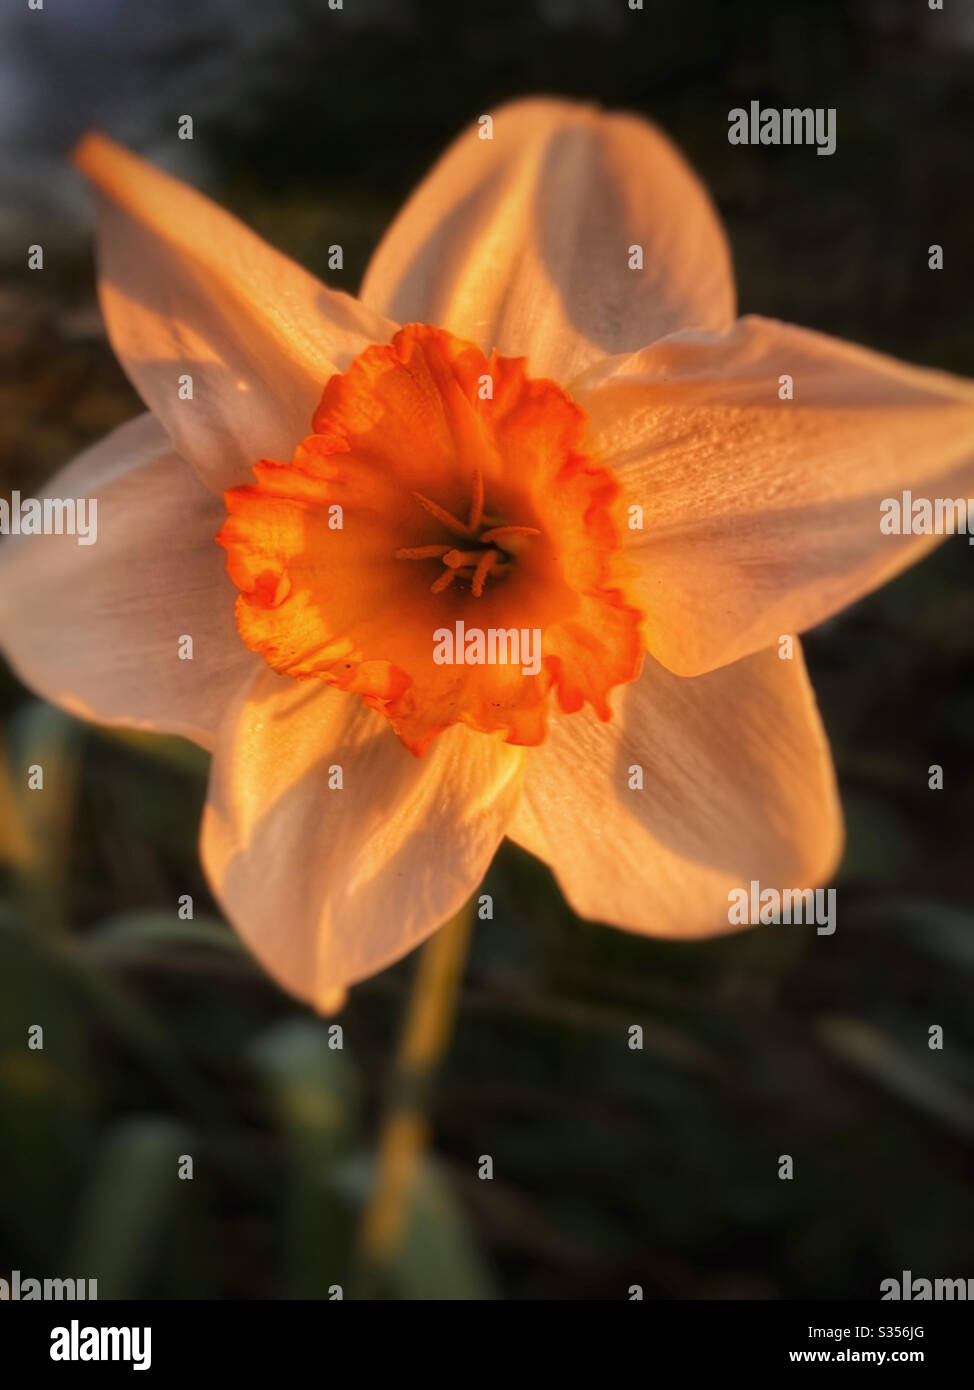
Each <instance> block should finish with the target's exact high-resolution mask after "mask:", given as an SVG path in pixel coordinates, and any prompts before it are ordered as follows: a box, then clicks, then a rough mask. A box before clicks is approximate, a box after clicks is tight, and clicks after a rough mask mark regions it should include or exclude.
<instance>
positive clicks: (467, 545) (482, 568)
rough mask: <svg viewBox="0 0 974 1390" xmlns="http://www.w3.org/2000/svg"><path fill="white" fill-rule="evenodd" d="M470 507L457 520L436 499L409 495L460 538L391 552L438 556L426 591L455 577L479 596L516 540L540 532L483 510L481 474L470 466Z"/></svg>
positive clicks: (504, 565)
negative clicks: (464, 517) (438, 568)
mask: <svg viewBox="0 0 974 1390" xmlns="http://www.w3.org/2000/svg"><path fill="white" fill-rule="evenodd" d="M471 494H472V495H471V499H470V508H469V510H468V512H467V520H466V521H461V520H460V519H459V518H458V517H455V516H454V515H453V513H452V512H448V511H447V510H446V508H445V507H441V506H440V504H439V503H438V502H434V501H432V500H431V499H430V498H429V497H424V495H423V494H422V493H421V492H414V493H413V497H414V498H415V500H416V501H417V502H418V503H419V505H420V506H421V507H422V508H423V511H425V512H428V513H429V515H430V516H434V517H436V519H437V521H439V522H441V523H442V525H443V526H444V527H445V529H446V530H447V531H449V532H452V534H453V536H454V537H457V536H458V537H459V538H460V545H459V546H458V545H457V542H456V540H455V539H454V540H453V541H448V542H447V543H446V544H445V545H444V544H433V545H407V546H403V547H401V548H400V549H399V550H397V551H396V552H395V556H396V559H397V560H441V561H442V562H443V565H444V569H443V571H442V573H441V574H439V575H437V577H436V578H435V579H434V580H433V583H432V584H431V585H430V593H432V594H439V593H442V592H443V590H444V589H448V588H449V587H450V585H451V584H453V583H455V582H456V581H459V582H460V584H461V587H466V588H469V590H470V592H471V594H473V596H474V598H480V597H481V596H482V594H483V592H484V585H485V584H486V583H487V581H488V579H489V580H490V581H491V582H495V581H496V580H498V579H502V578H503V577H504V575H505V574H506V573H507V572H508V570H509V569H510V568H511V565H512V564H513V563H514V560H515V557H516V555H517V549H518V542H519V541H520V540H521V538H523V537H525V536H540V534H541V532H540V531H539V530H538V528H537V526H509V525H507V524H506V523H505V522H504V521H503V520H502V519H501V518H499V517H492V516H488V515H486V514H485V513H484V476H483V474H482V473H481V471H480V469H479V468H475V469H474V475H473V484H472V488H471Z"/></svg>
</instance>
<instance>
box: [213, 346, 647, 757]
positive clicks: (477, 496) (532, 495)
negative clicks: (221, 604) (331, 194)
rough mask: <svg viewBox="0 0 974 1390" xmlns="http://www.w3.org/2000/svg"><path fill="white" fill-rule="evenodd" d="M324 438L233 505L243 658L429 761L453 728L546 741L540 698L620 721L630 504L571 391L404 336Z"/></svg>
mask: <svg viewBox="0 0 974 1390" xmlns="http://www.w3.org/2000/svg"><path fill="white" fill-rule="evenodd" d="M312 429H313V433H312V434H310V435H309V436H308V437H307V438H306V439H304V440H303V441H302V442H301V443H300V444H299V445H298V446H297V449H296V451H295V454H294V457H293V459H291V460H290V462H275V461H273V460H270V459H261V460H260V461H259V462H258V463H256V464H255V465H254V475H255V481H254V483H252V484H249V485H247V486H244V487H236V488H231V489H230V490H229V491H228V492H227V493H226V504H227V511H228V513H229V515H228V518H227V521H226V523H225V524H224V526H223V528H222V530H221V531H220V534H219V536H218V537H217V540H218V541H219V543H220V544H221V545H222V546H223V547H224V548H225V549H226V552H227V569H228V572H229V574H230V577H231V578H232V580H233V581H234V583H235V584H236V585H237V587H238V589H239V590H240V594H239V597H238V599H237V608H236V617H237V628H238V630H239V632H240V635H241V637H242V639H243V640H244V642H246V644H247V645H248V646H249V647H251V648H252V649H253V650H254V651H257V652H260V653H261V655H262V656H263V657H264V658H265V660H266V661H267V662H268V663H269V664H270V665H271V666H272V667H273V668H274V670H275V671H278V672H279V673H280V674H281V675H284V676H291V677H294V678H296V679H299V680H308V679H319V680H323V681H326V682H328V683H329V684H331V685H335V686H337V687H338V688H339V689H341V690H345V691H348V692H350V693H352V694H356V695H359V696H361V698H362V699H363V700H364V701H365V702H366V703H367V704H368V705H369V706H371V707H372V708H373V709H375V710H377V711H379V712H380V713H381V714H383V715H384V716H385V717H386V718H387V719H388V720H389V721H390V723H391V724H392V726H393V728H394V729H395V731H396V733H397V734H398V735H399V737H400V738H401V739H402V741H403V743H404V744H405V745H406V746H407V747H408V748H409V749H410V750H411V751H412V752H414V753H416V754H417V755H419V754H422V753H423V752H424V751H425V749H426V748H427V747H428V746H429V743H430V741H431V740H432V739H433V738H435V736H436V734H437V733H438V732H439V731H440V730H442V729H444V728H446V727H447V726H448V725H450V724H454V723H464V724H466V725H468V726H469V727H471V728H473V729H476V730H479V731H480V732H482V733H485V734H495V733H496V734H500V735H501V736H503V737H504V738H505V739H506V740H507V741H508V742H511V743H522V744H532V743H540V742H541V741H542V740H543V738H544V736H545V729H546V721H547V717H548V704H549V697H553V699H554V700H555V701H556V702H557V704H558V706H559V707H560V708H561V710H563V711H565V712H567V713H572V712H574V711H576V710H579V709H581V708H582V707H583V705H585V704H590V705H591V706H592V707H593V708H594V709H595V711H596V713H597V714H599V715H600V717H602V718H603V719H608V718H609V717H610V708H609V704H608V699H607V696H608V693H609V691H610V690H611V689H612V688H613V687H614V686H617V685H620V684H623V683H624V682H626V681H631V680H633V679H635V677H636V675H638V673H639V668H640V665H641V662H642V649H643V648H642V641H641V634H640V623H641V614H640V612H639V610H638V608H636V607H635V606H633V605H632V604H631V603H629V601H628V599H627V597H626V584H627V578H628V573H629V567H628V565H627V563H626V562H625V561H624V560H623V558H622V553H621V545H620V540H619V537H620V534H621V527H620V519H619V516H618V514H617V509H618V492H619V489H618V485H617V483H616V481H615V479H614V477H613V476H612V474H611V473H610V472H609V471H608V470H607V469H605V468H603V467H602V466H600V465H599V464H598V463H597V462H595V461H594V460H592V459H590V458H589V457H588V456H587V455H586V453H585V451H584V434H585V417H584V415H583V414H582V412H581V411H580V410H579V408H578V407H577V406H576V405H575V404H574V402H572V401H571V400H570V399H569V397H568V396H567V395H566V394H565V392H564V391H562V390H561V389H560V388H559V387H558V386H556V385H555V384H554V382H551V381H545V380H536V379H532V378H531V377H529V376H528V375H527V372H526V370H525V363H524V361H523V360H522V359H520V358H509V357H502V356H500V355H499V354H497V353H494V354H493V355H492V356H491V357H490V358H487V357H485V356H484V354H483V353H482V352H481V351H480V349H479V348H478V347H476V346H475V345H474V344H472V343H467V342H463V341H461V340H460V339H457V338H454V337H453V336H452V335H451V334H449V333H446V332H444V331H443V330H441V329H437V328H431V327H429V326H427V325H425V324H409V325H407V326H406V327H405V328H403V329H401V330H400V331H399V332H398V333H397V334H396V336H395V337H394V338H393V340H392V342H391V343H389V344H388V345H376V346H374V347H370V348H368V349H367V350H366V351H365V352H364V353H362V354H361V356H360V357H358V358H356V359H355V361H354V362H352V364H351V365H350V366H349V368H348V369H347V371H345V372H342V373H338V374H336V375H335V376H333V377H332V378H331V379H330V380H329V381H328V383H327V385H326V386H325V389H324V392H323V394H322V397H321V402H320V404H319V406H318V408H317V410H316V411H315V414H314V417H313V420H312ZM445 616H447V618H448V620H449V621H450V622H451V624H452V625H451V626H450V628H449V629H445V628H444V617H445ZM454 633H455V640H454ZM445 634H446V636H445ZM446 637H449V639H450V640H449V641H447V640H446ZM515 639H518V641H517V643H515ZM515 646H517V647H518V649H519V651H520V653H521V655H520V656H518V657H516V658H515V657H513V656H512V655H510V654H511V653H512V652H513V651H514V649H515ZM525 650H527V651H529V652H530V657H529V659H527V660H525V659H524V656H523V653H524V651H525Z"/></svg>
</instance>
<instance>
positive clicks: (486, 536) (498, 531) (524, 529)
mask: <svg viewBox="0 0 974 1390" xmlns="http://www.w3.org/2000/svg"><path fill="white" fill-rule="evenodd" d="M540 535H541V532H540V531H539V530H538V528H537V527H536V526H495V527H494V528H493V529H492V530H490V531H484V532H483V533H482V534H481V535H479V536H478V537H477V539H478V541H484V542H485V543H486V542H490V541H498V540H504V539H505V538H506V537H507V536H540Z"/></svg>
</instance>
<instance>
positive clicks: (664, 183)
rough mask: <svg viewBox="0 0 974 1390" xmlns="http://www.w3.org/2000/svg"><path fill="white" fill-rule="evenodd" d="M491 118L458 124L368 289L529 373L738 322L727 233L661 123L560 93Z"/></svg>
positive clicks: (578, 365)
mask: <svg viewBox="0 0 974 1390" xmlns="http://www.w3.org/2000/svg"><path fill="white" fill-rule="evenodd" d="M491 117H492V121H493V132H492V138H491V139H489V140H486V139H481V138H480V134H479V132H480V129H481V127H480V125H479V124H474V125H473V126H471V127H469V128H468V129H467V130H466V131H464V132H463V134H462V135H460V136H459V137H458V138H457V139H456V140H455V141H454V143H453V144H452V145H451V146H450V148H449V149H448V150H447V151H446V153H445V154H444V155H443V156H442V158H441V159H440V160H439V162H438V163H437V164H436V165H435V166H434V168H433V170H432V171H431V173H429V174H428V175H427V177H426V179H425V180H424V181H423V182H422V183H421V184H420V186H419V188H418V189H417V190H416V192H415V193H414V194H413V196H412V197H411V198H410V200H409V202H408V203H407V204H406V206H405V207H404V208H403V210H402V212H401V213H400V214H399V216H398V217H397V218H396V220H395V221H394V222H393V224H392V226H391V228H390V229H389V231H388V232H387V233H386V236H385V239H384V240H383V241H382V243H381V245H380V246H379V248H378V250H377V251H376V253H375V255H374V256H373V258H372V261H371V263H370V265H369V268H368V271H367V272H366V276H365V280H364V281H363V284H362V298H363V300H364V301H365V303H367V304H369V305H371V306H372V307H373V308H374V309H376V310H377V311H378V312H380V313H383V314H389V315H390V316H392V317H393V318H396V319H398V320H399V322H401V323H405V322H408V321H414V320H419V321H421V322H425V323H435V324H438V325H439V326H441V327H443V328H448V329H450V330H451V331H452V332H454V333H456V334H458V335H459V336H460V337H464V338H470V339H472V340H473V341H474V342H477V343H479V344H480V346H481V347H483V348H485V349H490V348H497V349H498V351H500V352H503V353H506V354H511V355H513V356H527V357H528V358H529V360H530V370H531V371H532V372H533V374H534V375H536V376H551V377H554V378H555V379H556V380H558V381H560V382H562V383H563V384H564V383H566V382H567V381H569V380H570V379H571V378H572V376H574V375H575V374H576V373H577V372H579V371H581V370H582V369H583V368H584V367H586V366H588V365H589V364H590V363H591V362H593V361H596V360H597V359H598V358H599V357H601V356H602V355H603V354H605V353H612V352H623V351H633V350H634V349H636V348H639V347H642V346H643V345H644V344H645V343H647V342H652V341H653V340H654V339H655V338H659V337H661V336H662V335H663V334H664V333H671V332H673V331H674V330H675V329H678V328H686V327H700V328H710V329H714V330H717V331H723V330H725V329H727V328H729V327H730V325H731V323H732V322H733V318H734V282H733V274H732V270H731V263H730V253H729V251H728V247H727V240H726V237H725V236H724V232H723V229H722V228H721V225H720V222H719V220H718V218H717V215H716V213H715V212H714V209H713V206H712V204H711V202H710V199H709V197H708V195H707V193H706V191H705V189H704V188H703V186H702V184H701V183H700V182H699V180H698V179H697V177H696V175H695V174H694V173H693V172H692V170H691V169H690V168H689V166H688V165H687V164H686V162H685V161H684V160H683V158H682V156H681V155H680V154H679V153H678V152H677V150H676V149H675V148H674V146H673V145H672V144H671V143H670V141H669V140H667V138H666V137H665V136H664V135H663V134H662V133H661V132H660V131H658V130H657V129H656V128H655V127H654V126H651V125H650V124H649V123H648V122H646V121H644V120H640V119H639V118H638V117H635V116H627V115H618V114H612V115H610V114H606V113H603V112H601V111H599V110H597V109H596V108H595V107H591V106H580V105H577V104H574V103H572V102H566V101H554V100H529V101H518V102H514V103H513V104H511V105H510V106H504V107H501V108H500V109H499V110H497V111H494V112H493V113H491ZM634 247H638V248H639V250H640V252H641V254H642V260H643V266H642V269H641V270H633V269H630V255H631V249H632V248H634ZM633 258H634V259H635V257H634V256H633Z"/></svg>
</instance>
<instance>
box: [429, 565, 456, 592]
mask: <svg viewBox="0 0 974 1390" xmlns="http://www.w3.org/2000/svg"><path fill="white" fill-rule="evenodd" d="M456 577H457V572H456V570H444V571H443V573H442V574H441V575H440V577H439V579H434V580H433V583H432V584H431V585H430V593H431V594H441V593H442V592H443V590H444V589H448V588H449V587H450V585H451V584H452V583H453V581H454V579H456Z"/></svg>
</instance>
